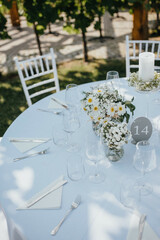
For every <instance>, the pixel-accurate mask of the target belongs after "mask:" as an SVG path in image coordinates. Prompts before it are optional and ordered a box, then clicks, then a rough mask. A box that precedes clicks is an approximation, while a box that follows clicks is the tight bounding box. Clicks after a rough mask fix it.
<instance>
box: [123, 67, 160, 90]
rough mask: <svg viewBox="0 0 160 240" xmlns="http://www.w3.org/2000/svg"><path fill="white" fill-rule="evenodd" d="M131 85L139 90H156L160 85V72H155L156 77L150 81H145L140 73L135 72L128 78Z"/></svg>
mask: <svg viewBox="0 0 160 240" xmlns="http://www.w3.org/2000/svg"><path fill="white" fill-rule="evenodd" d="M128 82H129V85H130V86H133V87H135V88H136V89H137V90H139V91H154V90H156V89H157V88H158V87H159V85H160V73H158V72H156V71H155V72H154V79H153V80H152V81H149V82H144V81H142V79H139V73H138V72H133V73H131V74H130V77H129V79H128Z"/></svg>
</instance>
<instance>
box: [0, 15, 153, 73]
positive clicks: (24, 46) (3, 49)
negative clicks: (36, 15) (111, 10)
mask: <svg viewBox="0 0 160 240" xmlns="http://www.w3.org/2000/svg"><path fill="white" fill-rule="evenodd" d="M119 16H120V17H119V18H116V17H114V18H113V17H111V16H110V15H109V14H108V13H106V14H105V15H104V17H103V35H104V36H105V38H104V41H103V42H100V40H99V38H98V37H99V32H98V31H95V30H94V28H93V26H91V27H89V28H88V33H87V42H88V53H89V57H91V58H96V59H97V58H104V59H106V58H124V57H125V36H126V35H127V34H131V32H132V26H133V22H132V15H131V14H129V13H128V12H120V14H119ZM154 19H155V14H150V15H149V20H150V24H152V23H153V20H154ZM51 29H52V31H53V34H47V31H46V32H45V34H44V35H43V36H41V37H40V40H41V43H42V50H43V53H45V52H48V50H49V48H50V47H53V48H54V51H55V54H56V62H57V63H59V62H64V61H68V60H71V59H75V58H82V57H83V47H82V38H81V34H78V35H76V34H68V33H67V32H66V31H64V30H63V23H62V22H60V23H59V22H58V23H57V24H53V25H52V26H51ZM8 31H9V34H10V36H11V37H12V39H7V40H0V72H11V71H14V70H15V65H14V61H13V58H14V56H18V57H19V58H20V59H25V58H28V57H31V56H35V55H37V54H38V55H39V52H38V48H37V44H36V40H35V34H34V32H33V29H32V28H31V27H28V26H27V23H26V20H25V18H24V17H21V30H20V31H19V30H18V29H16V28H14V27H12V25H11V23H10V20H9V18H8ZM55 33H56V34H55Z"/></svg>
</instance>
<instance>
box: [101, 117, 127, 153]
mask: <svg viewBox="0 0 160 240" xmlns="http://www.w3.org/2000/svg"><path fill="white" fill-rule="evenodd" d="M101 137H102V140H103V142H104V143H105V144H106V145H107V146H108V147H109V148H110V149H120V148H121V147H122V146H123V145H124V144H125V143H128V139H129V137H130V131H129V130H128V125H127V123H125V122H122V123H117V122H116V123H115V122H113V121H110V122H108V123H105V124H104V125H103V126H102V128H101Z"/></svg>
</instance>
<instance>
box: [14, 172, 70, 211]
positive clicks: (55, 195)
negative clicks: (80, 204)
mask: <svg viewBox="0 0 160 240" xmlns="http://www.w3.org/2000/svg"><path fill="white" fill-rule="evenodd" d="M65 183H67V180H64V177H63V176H61V177H60V178H58V179H57V180H55V181H54V182H53V183H51V184H49V185H48V186H47V187H45V188H44V189H43V190H42V191H40V192H38V193H36V194H35V195H34V196H33V197H32V198H31V199H29V200H28V201H27V202H26V203H25V204H24V205H23V206H21V207H19V208H17V210H23V209H28V210H29V209H57V208H60V207H61V199H62V189H63V185H64V184H65ZM52 189H53V191H52ZM54 189H55V190H54Z"/></svg>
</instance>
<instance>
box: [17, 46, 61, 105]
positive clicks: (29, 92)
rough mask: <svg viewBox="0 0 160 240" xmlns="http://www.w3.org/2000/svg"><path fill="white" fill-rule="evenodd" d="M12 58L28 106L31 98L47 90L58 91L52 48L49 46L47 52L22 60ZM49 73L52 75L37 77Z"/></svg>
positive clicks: (30, 103)
mask: <svg viewBox="0 0 160 240" xmlns="http://www.w3.org/2000/svg"><path fill="white" fill-rule="evenodd" d="M14 60H15V63H16V66H17V70H18V74H19V77H20V80H21V83H22V87H23V90H24V93H25V97H26V100H27V103H28V105H29V106H31V105H32V98H34V97H37V96H39V95H41V94H44V93H47V92H51V91H55V92H58V91H59V81H58V75H57V68H56V62H55V57H54V51H53V48H50V52H49V53H48V54H45V55H42V56H38V57H34V58H30V59H27V60H23V61H18V58H17V57H15V58H14ZM49 74H51V75H52V76H51V77H49V79H45V80H42V79H41V80H40V79H38V78H39V77H42V76H46V77H48V75H49ZM33 79H34V80H35V82H34V81H33ZM47 84H48V86H47Z"/></svg>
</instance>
